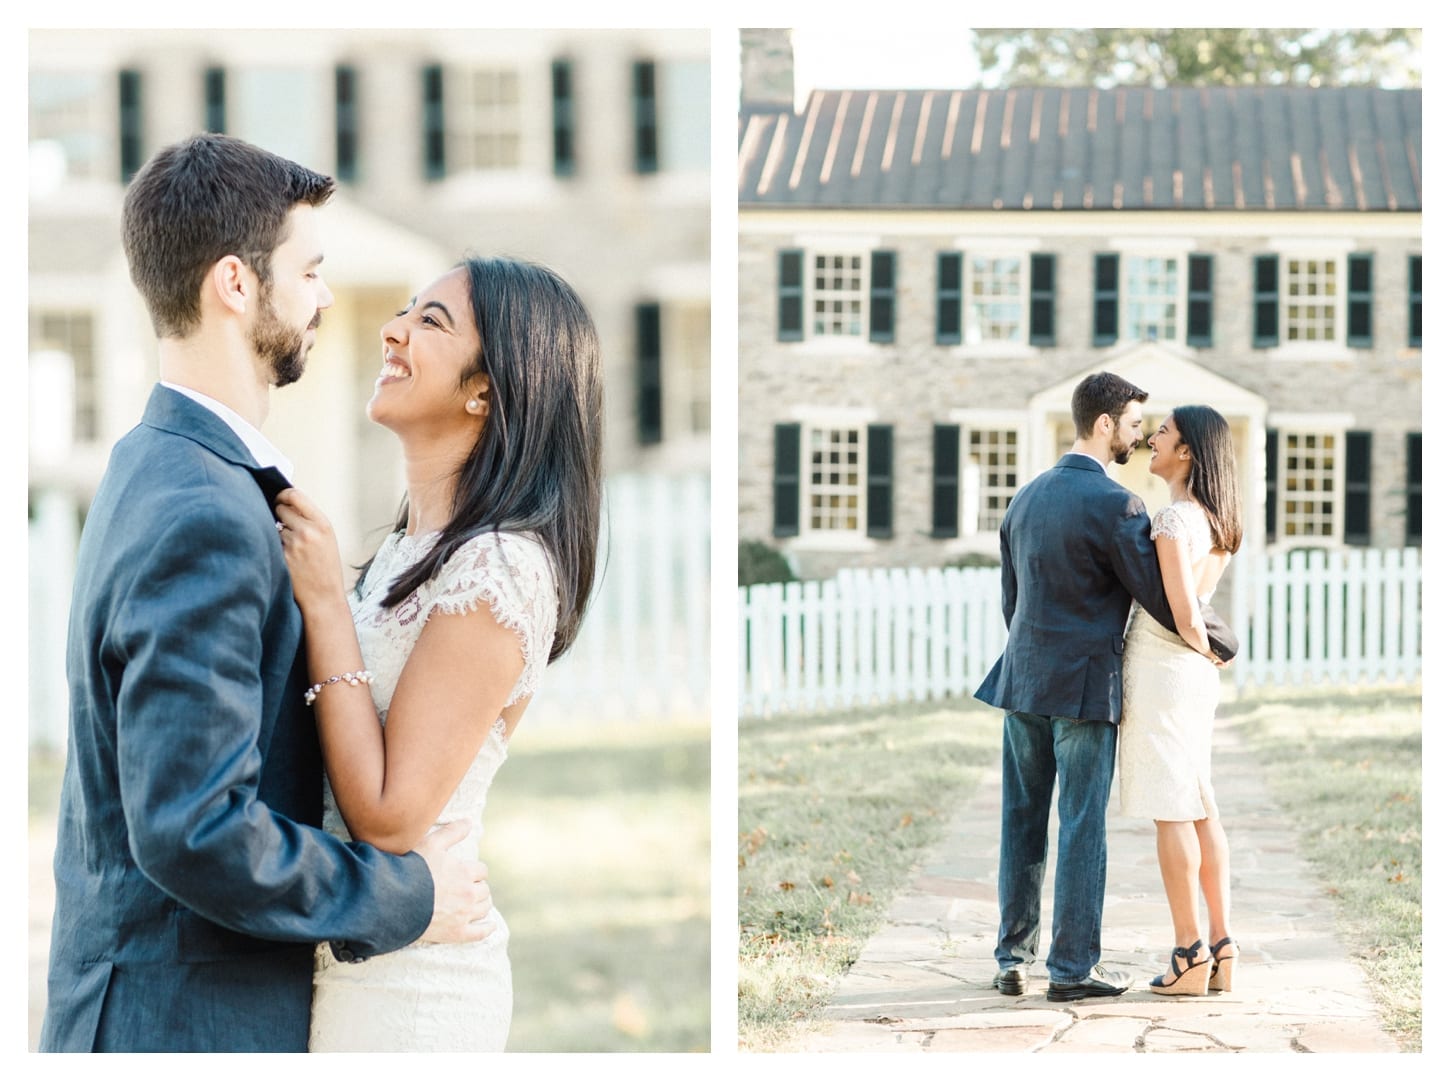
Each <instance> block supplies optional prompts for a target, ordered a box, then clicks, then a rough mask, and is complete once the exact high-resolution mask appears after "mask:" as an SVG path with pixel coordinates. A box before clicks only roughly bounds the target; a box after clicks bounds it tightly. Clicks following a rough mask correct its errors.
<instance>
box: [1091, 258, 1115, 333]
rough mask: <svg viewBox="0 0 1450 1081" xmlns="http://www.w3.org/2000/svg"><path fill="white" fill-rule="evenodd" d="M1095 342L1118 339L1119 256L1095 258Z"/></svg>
mask: <svg viewBox="0 0 1450 1081" xmlns="http://www.w3.org/2000/svg"><path fill="white" fill-rule="evenodd" d="M1093 264H1094V269H1093V344H1094V345H1112V344H1113V343H1114V342H1115V341H1117V340H1118V257H1117V256H1116V255H1099V256H1096V257H1094V260H1093Z"/></svg>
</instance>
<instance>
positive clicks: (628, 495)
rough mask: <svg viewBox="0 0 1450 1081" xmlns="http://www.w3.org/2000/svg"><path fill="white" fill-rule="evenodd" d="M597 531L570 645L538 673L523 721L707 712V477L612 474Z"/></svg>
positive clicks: (701, 715)
mask: <svg viewBox="0 0 1450 1081" xmlns="http://www.w3.org/2000/svg"><path fill="white" fill-rule="evenodd" d="M603 533H604V537H603V540H602V543H601V550H602V554H601V568H600V571H601V573H602V575H603V577H602V578H601V579H599V585H598V588H597V590H596V592H595V594H594V599H593V601H592V602H591V603H590V607H589V611H588V613H587V614H586V615H585V617H584V625H583V627H582V628H581V629H580V632H579V637H578V638H577V639H576V640H575V642H574V647H573V648H572V649H571V650H570V651H569V652H568V653H566V654H565V655H564V656H563V657H561V658H560V659H559V660H558V661H556V662H555V663H554V664H552V665H551V666H550V667H549V669H548V671H547V672H545V673H544V678H543V682H542V684H541V685H540V688H539V693H538V696H537V697H536V698H535V699H534V702H533V704H532V705H530V707H529V723H530V724H531V725H532V724H540V723H545V724H566V723H567V724H587V723H589V722H591V721H597V720H602V719H606V720H622V719H631V720H658V721H703V720H705V719H707V718H708V717H709V712H710V482H709V478H708V477H707V476H706V475H704V474H689V475H685V476H665V475H655V474H621V475H618V476H614V477H611V478H610V479H609V481H608V482H607V483H606V486H605V524H604V530H603Z"/></svg>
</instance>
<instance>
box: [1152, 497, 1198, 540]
mask: <svg viewBox="0 0 1450 1081" xmlns="http://www.w3.org/2000/svg"><path fill="white" fill-rule="evenodd" d="M1148 536H1149V537H1150V538H1151V539H1152V540H1157V539H1158V538H1159V537H1168V538H1170V539H1171V540H1190V539H1192V534H1191V533H1190V531H1189V526H1188V522H1187V520H1186V519H1185V518H1184V517H1183V512H1182V511H1180V510H1179V509H1178V506H1177V504H1173V503H1170V504H1169V505H1168V506H1166V507H1164V508H1163V509H1162V510H1160V511H1159V512H1158V513H1157V514H1155V515H1153V530H1152V532H1151V533H1149V534H1148Z"/></svg>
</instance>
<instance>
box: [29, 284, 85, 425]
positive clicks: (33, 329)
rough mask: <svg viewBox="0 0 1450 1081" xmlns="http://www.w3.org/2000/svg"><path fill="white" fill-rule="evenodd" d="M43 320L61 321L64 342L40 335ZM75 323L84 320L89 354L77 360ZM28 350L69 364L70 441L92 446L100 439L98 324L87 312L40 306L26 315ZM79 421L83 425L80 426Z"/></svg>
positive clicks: (78, 307)
mask: <svg viewBox="0 0 1450 1081" xmlns="http://www.w3.org/2000/svg"><path fill="white" fill-rule="evenodd" d="M46 319H58V320H62V321H63V322H64V323H65V325H66V333H65V339H66V340H65V341H58V340H55V339H53V338H47V337H46V336H45V334H44V331H43V322H44V321H45V320H46ZM77 320H84V321H85V322H86V323H87V324H88V326H87V332H88V334H89V337H90V342H89V354H88V355H86V356H84V357H83V356H78V355H77V352H76V350H74V349H73V348H71V346H72V342H73V338H72V336H71V332H70V327H71V325H72V324H73V323H74V322H75V321H77ZM28 322H29V337H30V350H31V351H32V352H35V351H37V350H43V351H50V352H56V353H63V354H64V355H65V356H66V357H68V358H69V360H70V365H71V372H72V383H71V394H72V399H71V425H72V428H71V431H72V435H71V441H72V442H73V443H74V444H75V445H77V446H87V445H91V444H95V443H98V442H100V441H101V439H102V427H103V422H102V417H101V403H100V399H101V386H100V380H101V372H100V369H99V367H98V361H99V348H98V342H97V335H98V332H99V329H100V320H99V319H98V317H97V315H96V313H95V312H94V311H92V310H90V309H87V308H85V307H80V306H71V305H43V306H38V307H33V308H31V309H30V310H29V313H28ZM83 418H84V421H85V422H83Z"/></svg>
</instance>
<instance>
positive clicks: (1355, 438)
mask: <svg viewBox="0 0 1450 1081" xmlns="http://www.w3.org/2000/svg"><path fill="white" fill-rule="evenodd" d="M1369 454H1370V433H1369V432H1345V433H1344V543H1345V544H1354V545H1357V546H1359V547H1361V548H1363V547H1367V546H1368V545H1369V535H1370V517H1369V480H1370V463H1369Z"/></svg>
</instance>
